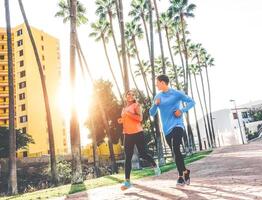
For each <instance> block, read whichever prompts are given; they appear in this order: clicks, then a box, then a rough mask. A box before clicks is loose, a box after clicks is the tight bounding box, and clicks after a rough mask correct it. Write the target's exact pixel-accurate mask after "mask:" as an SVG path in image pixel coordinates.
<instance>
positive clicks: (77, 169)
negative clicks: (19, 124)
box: [70, 0, 83, 184]
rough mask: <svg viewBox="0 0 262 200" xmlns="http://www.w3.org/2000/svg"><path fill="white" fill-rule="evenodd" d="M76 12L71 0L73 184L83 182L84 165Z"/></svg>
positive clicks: (74, 3)
mask: <svg viewBox="0 0 262 200" xmlns="http://www.w3.org/2000/svg"><path fill="white" fill-rule="evenodd" d="M76 13H77V1H76V0H70V83H71V88H70V89H71V116H70V141H71V152H72V180H71V181H72V184H78V183H82V182H83V175H82V165H81V143H80V132H79V122H78V118H77V110H76V105H75V103H74V102H76V96H75V89H76V65H75V62H76V59H75V57H76V45H77V35H76Z"/></svg>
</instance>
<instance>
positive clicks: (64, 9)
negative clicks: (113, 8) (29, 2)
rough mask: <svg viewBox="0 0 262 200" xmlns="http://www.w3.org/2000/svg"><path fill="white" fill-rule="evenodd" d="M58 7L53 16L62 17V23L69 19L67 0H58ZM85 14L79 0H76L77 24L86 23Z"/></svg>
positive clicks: (84, 9)
mask: <svg viewBox="0 0 262 200" xmlns="http://www.w3.org/2000/svg"><path fill="white" fill-rule="evenodd" d="M58 7H59V9H60V10H59V11H58V12H57V13H56V14H55V17H61V18H63V23H66V22H68V21H69V20H70V5H69V3H68V0H67V1H65V0H59V3H58ZM85 14H86V8H85V7H84V5H83V4H82V3H81V2H80V1H77V14H76V15H77V16H76V24H77V26H80V25H81V24H86V23H87V21H88V20H87V17H86V16H85Z"/></svg>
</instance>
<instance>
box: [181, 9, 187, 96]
mask: <svg viewBox="0 0 262 200" xmlns="http://www.w3.org/2000/svg"><path fill="white" fill-rule="evenodd" d="M180 20H181V27H182V34H183V39H182V41H183V44H184V55H185V61H186V79H185V93H186V94H187V93H188V77H189V65H188V51H187V45H186V34H185V27H184V17H183V13H180Z"/></svg>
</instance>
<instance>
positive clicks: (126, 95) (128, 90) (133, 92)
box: [125, 90, 136, 103]
mask: <svg viewBox="0 0 262 200" xmlns="http://www.w3.org/2000/svg"><path fill="white" fill-rule="evenodd" d="M130 92H132V93H133V94H135V93H134V91H133V90H128V91H126V93H125V98H126V97H127V95H128V93H130ZM133 103H136V98H135V95H134V101H133Z"/></svg>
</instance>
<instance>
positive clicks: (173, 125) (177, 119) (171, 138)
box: [149, 75, 195, 186]
mask: <svg viewBox="0 0 262 200" xmlns="http://www.w3.org/2000/svg"><path fill="white" fill-rule="evenodd" d="M168 84H169V78H168V76H166V75H159V76H158V77H157V78H156V87H157V89H158V90H159V91H160V92H159V93H158V94H157V95H156V96H155V98H154V102H153V105H152V107H151V108H150V110H149V114H150V115H151V116H155V115H156V113H157V111H159V113H160V118H161V123H162V127H163V132H164V134H165V138H166V141H167V143H168V145H169V147H170V149H171V150H172V151H173V152H174V154H175V162H176V166H177V170H178V179H177V185H181V186H183V185H185V184H188V185H189V184H190V170H188V169H186V167H185V163H184V158H183V156H182V154H181V151H180V145H181V144H182V138H183V135H184V134H185V126H184V123H183V113H185V112H187V111H188V110H189V109H190V108H192V107H193V106H194V105H195V102H194V100H193V99H191V98H190V97H188V96H187V95H185V94H184V93H183V92H182V91H179V90H175V89H172V88H169V86H168ZM183 102H185V103H186V106H185V107H183V106H182V103H183Z"/></svg>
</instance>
